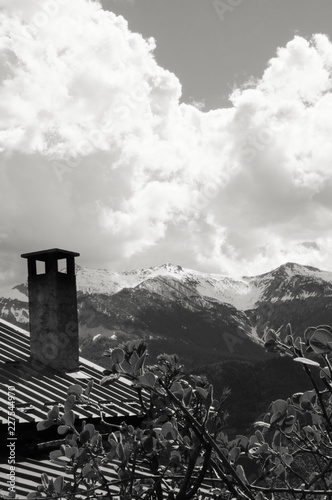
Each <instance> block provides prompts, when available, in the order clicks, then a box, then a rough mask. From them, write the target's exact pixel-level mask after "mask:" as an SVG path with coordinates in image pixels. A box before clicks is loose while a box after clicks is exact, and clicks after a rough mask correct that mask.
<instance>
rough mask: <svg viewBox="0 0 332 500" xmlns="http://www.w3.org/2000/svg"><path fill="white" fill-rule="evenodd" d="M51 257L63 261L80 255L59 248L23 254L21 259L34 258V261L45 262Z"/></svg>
mask: <svg viewBox="0 0 332 500" xmlns="http://www.w3.org/2000/svg"><path fill="white" fill-rule="evenodd" d="M51 255H52V256H54V257H55V258H56V259H65V258H66V257H79V256H80V254H79V253H77V252H70V251H69V250H61V249H60V248H50V249H48V250H39V251H38V252H30V253H23V254H22V255H21V257H23V259H30V258H35V259H36V260H41V261H45V260H47V259H48V258H49V257H50V256H51Z"/></svg>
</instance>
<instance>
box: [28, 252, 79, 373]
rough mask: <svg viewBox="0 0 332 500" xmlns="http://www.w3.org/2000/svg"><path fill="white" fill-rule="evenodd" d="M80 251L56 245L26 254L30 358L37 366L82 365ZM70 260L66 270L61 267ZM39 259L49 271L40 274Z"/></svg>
mask: <svg viewBox="0 0 332 500" xmlns="http://www.w3.org/2000/svg"><path fill="white" fill-rule="evenodd" d="M79 255H80V254H79V253H75V252H68V251H67V250H59V249H58V248H52V249H50V250H43V251H40V252H32V253H25V254H22V255H21V257H23V258H24V259H27V260H28V289H29V315H30V359H31V362H32V363H33V364H34V365H37V366H38V365H39V366H40V367H43V366H47V367H50V368H53V369H54V370H56V371H58V372H68V371H76V370H78V367H79V346H78V318H77V297H76V276H75V257H78V256H79ZM60 259H65V260H66V272H60V271H59V269H58V265H59V262H58V261H59V260H60ZM37 261H38V262H44V264H45V272H43V273H42V274H37Z"/></svg>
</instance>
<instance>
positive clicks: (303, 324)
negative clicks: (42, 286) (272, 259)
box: [0, 263, 332, 433]
mask: <svg viewBox="0 0 332 500" xmlns="http://www.w3.org/2000/svg"><path fill="white" fill-rule="evenodd" d="M76 274H77V289H78V294H77V295H78V311H79V322H80V346H81V347H80V349H81V354H82V356H84V357H85V358H88V359H90V360H92V361H95V362H98V363H99V364H101V365H103V366H105V367H108V361H109V359H108V358H105V357H103V356H102V353H103V351H104V350H105V349H108V348H109V347H115V346H117V345H119V343H121V342H124V341H126V340H130V339H138V338H144V339H145V340H146V342H147V343H148V348H149V353H150V358H149V359H150V362H151V363H153V362H155V360H156V356H157V355H158V354H160V353H163V352H166V353H170V354H172V353H177V354H178V355H179V357H180V360H181V362H182V363H183V364H184V365H185V367H186V368H187V369H188V372H191V373H196V374H205V375H207V377H208V379H209V381H210V382H212V384H213V385H214V388H215V393H216V395H217V396H220V395H221V393H222V390H223V388H224V387H226V386H228V387H230V388H231V396H230V398H229V401H228V403H227V408H228V409H229V411H230V414H231V417H230V422H231V432H234V433H236V432H244V431H245V430H246V429H247V428H248V426H250V425H251V424H252V422H253V421H254V420H255V419H256V418H257V416H258V415H259V414H260V413H261V412H264V411H266V409H267V407H268V405H269V404H270V402H271V401H272V400H274V399H278V398H287V397H289V396H290V395H291V394H293V392H297V391H303V390H307V389H310V388H311V385H310V381H308V380H307V377H306V375H305V373H304V371H303V370H302V367H301V366H299V363H294V362H293V361H292V360H291V359H289V358H280V357H279V356H277V355H273V354H270V353H267V352H266V351H265V349H264V347H263V341H262V338H263V336H264V333H265V332H266V330H267V329H268V328H274V329H275V330H277V329H279V328H280V329H281V331H283V329H284V328H285V326H286V324H287V323H288V322H290V323H291V325H292V328H293V331H294V332H295V334H296V335H303V333H304V331H305V329H306V328H307V327H308V326H317V325H320V324H331V325H332V273H330V272H326V271H321V270H319V269H316V268H313V267H308V266H301V265H298V264H294V263H287V264H284V265H282V266H280V267H278V268H277V269H274V270H273V271H271V272H269V273H265V274H262V275H259V276H244V277H241V278H240V279H233V278H230V277H228V276H223V275H219V274H208V273H201V272H197V271H193V270H190V269H184V268H182V267H180V266H174V265H172V264H164V265H162V266H159V267H151V268H148V269H140V270H134V271H131V272H123V273H112V272H109V271H107V270H103V269H89V268H83V267H80V266H77V268H76ZM0 316H1V317H2V318H3V319H6V320H7V321H10V322H12V323H14V324H17V325H19V326H22V327H23V328H24V327H25V328H28V321H29V313H28V294H27V285H26V284H21V285H18V286H16V287H14V288H13V289H12V290H10V291H8V293H7V294H6V296H5V297H1V298H0ZM316 375H317V376H318V379H319V373H318V372H317V374H316Z"/></svg>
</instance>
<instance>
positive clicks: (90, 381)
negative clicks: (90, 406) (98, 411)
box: [84, 378, 94, 398]
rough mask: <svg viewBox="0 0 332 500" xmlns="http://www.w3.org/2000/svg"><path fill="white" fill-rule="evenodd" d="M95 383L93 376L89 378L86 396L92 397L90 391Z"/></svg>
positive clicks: (85, 391)
mask: <svg viewBox="0 0 332 500" xmlns="http://www.w3.org/2000/svg"><path fill="white" fill-rule="evenodd" d="M93 384H94V380H93V378H92V379H91V380H89V382H88V383H87V385H86V388H85V390H84V396H86V397H87V398H89V397H90V393H91V389H92V387H93Z"/></svg>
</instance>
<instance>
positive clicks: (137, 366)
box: [134, 352, 147, 373]
mask: <svg viewBox="0 0 332 500" xmlns="http://www.w3.org/2000/svg"><path fill="white" fill-rule="evenodd" d="M146 356H147V353H146V352H143V354H142V356H141V357H140V358H139V359H138V360H137V363H136V364H135V366H134V370H135V373H138V372H139V371H140V370H141V369H142V368H143V367H144V361H145V358H146Z"/></svg>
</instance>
